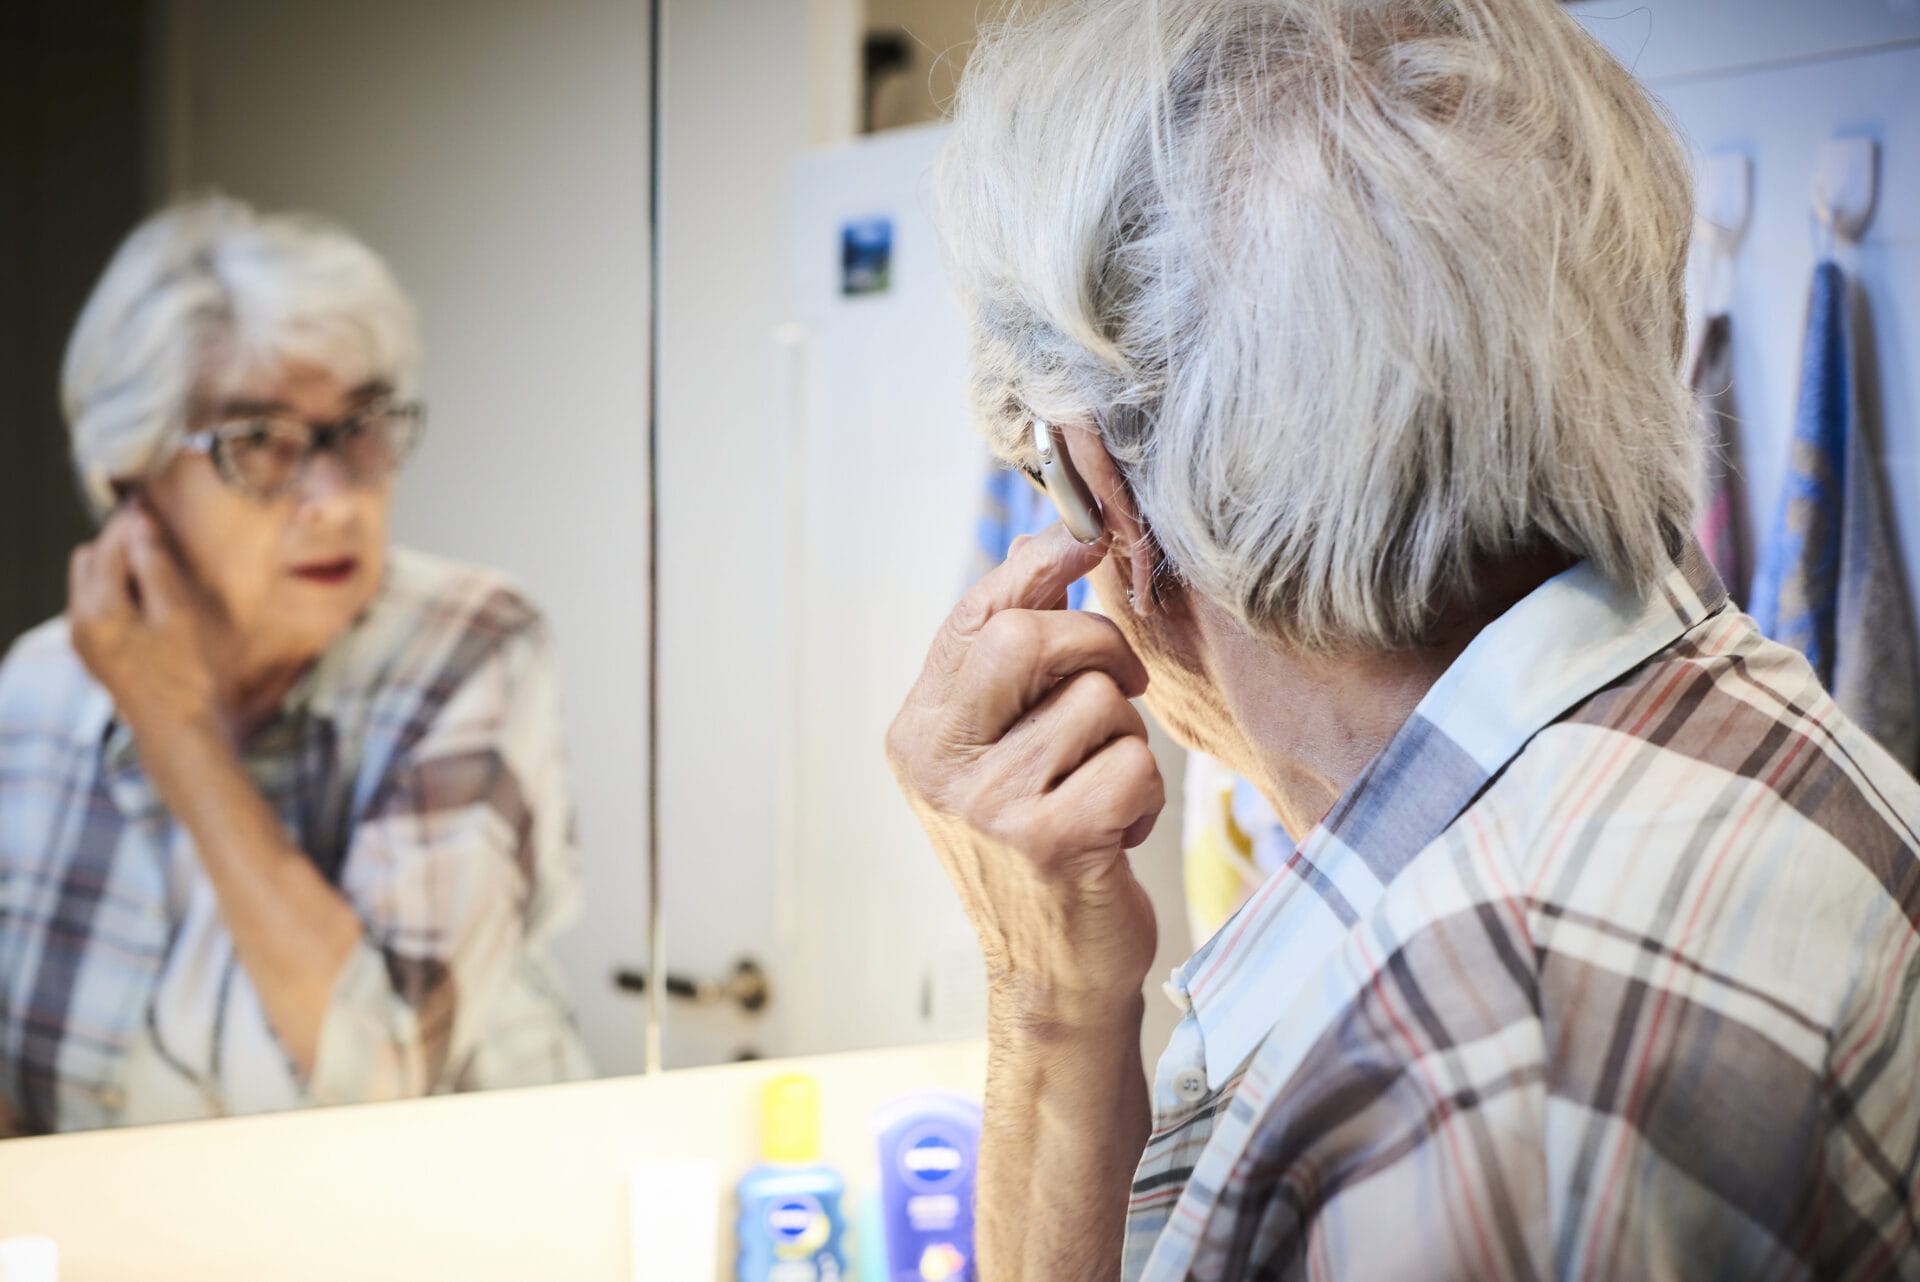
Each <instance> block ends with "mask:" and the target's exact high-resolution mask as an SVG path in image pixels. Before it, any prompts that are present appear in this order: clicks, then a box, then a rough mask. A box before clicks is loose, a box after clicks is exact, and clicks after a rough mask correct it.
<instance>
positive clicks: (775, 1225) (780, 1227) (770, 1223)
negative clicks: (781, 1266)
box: [767, 1193, 833, 1260]
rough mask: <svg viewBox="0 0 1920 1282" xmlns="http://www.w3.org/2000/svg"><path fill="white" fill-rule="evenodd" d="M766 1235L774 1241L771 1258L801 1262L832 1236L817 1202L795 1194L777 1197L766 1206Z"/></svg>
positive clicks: (825, 1214)
mask: <svg viewBox="0 0 1920 1282" xmlns="http://www.w3.org/2000/svg"><path fill="white" fill-rule="evenodd" d="M767 1236H768V1237H769V1238H770V1239H772V1241H773V1254H774V1258H776V1259H781V1260H804V1259H807V1258H808V1257H810V1256H811V1255H813V1253H814V1252H816V1251H818V1250H820V1249H821V1248H822V1247H824V1246H826V1244H827V1239H828V1238H830V1237H832V1236H833V1223H832V1221H830V1220H828V1219H827V1213H826V1211H825V1210H823V1209H822V1208H821V1206H820V1202H819V1199H817V1198H814V1197H810V1196H809V1195H807V1194H805V1193H796V1194H794V1195H792V1196H791V1197H783V1198H777V1199H775V1200H774V1202H773V1203H772V1204H771V1205H769V1206H768V1207H767Z"/></svg>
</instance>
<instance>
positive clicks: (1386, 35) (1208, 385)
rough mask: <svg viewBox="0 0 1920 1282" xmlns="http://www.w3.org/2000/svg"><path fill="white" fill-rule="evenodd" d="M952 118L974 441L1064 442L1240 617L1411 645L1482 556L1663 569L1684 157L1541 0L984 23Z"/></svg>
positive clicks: (1172, 562)
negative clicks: (1086, 433)
mask: <svg viewBox="0 0 1920 1282" xmlns="http://www.w3.org/2000/svg"><path fill="white" fill-rule="evenodd" d="M955 117H956V118H955V121H954V125H953V130H952V134H951V137H950V139H949V141H948V143H947V144H946V147H945V150H944V153H943V155H942V158H941V161H940V164H939V166H938V170H937V174H936V180H935V182H936V205H937V210H938V217H939V220H940V223H941V230H942V234H943V238H944V240H945V242H946V247H947V255H948V260H949V266H950V271H951V274H952V276H953V278H954V281H955V283H956V285H957V288H958V291H959V294H960V296H961V300H962V304H963V307H964V309H965V311H966V313H967V316H968V320H969V323H970V326H971V332H972V347H973V353H972V354H973V368H974V384H973V393H974V398H975V408H976V411H977V413H978V414H979V415H980V416H981V418H982V419H983V420H984V422H985V424H986V426H987V428H988V432H989V435H990V437H991V439H992V441H993V444H994V446H995V449H996V451H997V452H998V453H999V454H1000V455H1001V456H1002V457H1003V458H1006V459H1008V460H1010V461H1025V460H1026V459H1027V457H1028V456H1029V455H1030V454H1031V448H1030V445H1029V431H1028V424H1029V423H1030V421H1031V416H1033V415H1038V416H1040V417H1042V418H1045V419H1048V420H1051V421H1055V422H1064V421H1071V420H1076V419H1078V420H1081V421H1090V422H1091V423H1092V424H1094V425H1095V426H1096V427H1097V429H1098V430H1099V432H1100V434H1101V436H1102V437H1103V438H1104V440H1105V442H1106V445H1107V448H1108V450H1109V452H1110V453H1111V454H1112V455H1113V457H1114V459H1115V461H1116V463H1117V464H1118V465H1119V467H1120V469H1121V471H1122V473H1123V475H1124V476H1125V477H1126V479H1127V481H1128V483H1129V485H1130V487H1131V489H1132V492H1133V494H1134V496H1135V499H1136V501H1137V502H1138V504H1139V507H1140V510H1141V513H1142V515H1143V517H1144V518H1145V520H1146V522H1147V525H1148V527H1149V529H1150V531H1151V533H1152V535H1153V536H1154V538H1155V540H1156V542H1157V543H1158V545H1159V548H1160V550H1161V552H1162V553H1163V554H1164V556H1165V558H1166V561H1167V562H1168V563H1169V568H1170V569H1171V570H1172V571H1173V572H1174V573H1175V574H1177V575H1179V576H1180V577H1181V578H1182V579H1183V580H1184V581H1185V582H1186V583H1187V584H1189V585H1190V586H1191V587H1192V588H1193V589H1194V590H1195V591H1197V592H1199V593H1201V594H1202V595H1204V596H1206V597H1208V598H1210V599H1212V600H1215V601H1217V602H1219V603H1221V604H1222V605H1224V606H1226V607H1228V608H1229V609H1231V610H1233V611H1234V613H1235V614H1236V615H1237V616H1238V617H1239V618H1240V619H1241V620H1242V622H1243V623H1244V624H1245V625H1246V626H1247V627H1249V628H1250V629H1251V630H1253V631H1255V632H1256V633H1258V634H1261V635H1265V636H1268V637H1270V638H1274V639H1276V640H1279V641H1281V642H1283V643H1287V644H1291V645H1296V646H1301V647H1305V648H1309V649H1329V648H1347V647H1368V648H1385V649H1395V648H1402V647H1406V646H1412V645H1418V644H1421V643H1422V642H1423V641H1426V640H1428V639H1430V637H1431V633H1432V629H1433V627H1434V624H1435V622H1436V620H1437V618H1438V616H1439V614H1440V612H1441V611H1443V610H1445V609H1447V608H1448V607H1449V606H1454V605H1461V604H1471V603H1473V602H1475V601H1476V600H1477V599H1479V596H1480V593H1479V585H1478V584H1477V583H1476V577H1477V575H1478V573H1479V571H1480V570H1481V569H1483V568H1484V567H1485V566H1486V565H1487V564H1489V563H1490V562H1492V561H1495V560H1497V559H1499V558H1502V557H1506V556H1510V555H1514V554H1519V553H1524V552H1527V551H1536V550H1552V549H1557V550H1560V551H1564V552H1566V553H1570V554H1573V555H1575V556H1581V557H1590V558H1592V559H1593V560H1594V561H1595V562H1596V563H1597V564H1598V566H1599V567H1600V568H1601V569H1602V570H1603V571H1605V572H1606V573H1607V574H1608V575H1610V576H1613V577H1614V578H1615V579H1616V580H1617V581H1624V582H1629V583H1633V584H1637V585H1641V586H1643V587H1644V586H1645V585H1647V584H1649V583H1650V582H1651V581H1652V580H1654V579H1655V578H1657V576H1658V575H1659V574H1660V573H1661V571H1662V567H1663V566H1665V565H1667V564H1668V563H1669V560H1668V558H1669V557H1670V555H1671V554H1672V552H1673V551H1674V549H1675V547H1676V546H1677V540H1678V539H1679V538H1680V537H1681V535H1682V532H1683V531H1684V530H1685V529H1686V527H1687V526H1688V525H1689V524H1690V518H1691V506H1692V497H1691V496H1692V492H1693V490H1692V484H1693V475H1694V472H1695V470H1696V468H1697V467H1698V463H1697V447H1696V445H1695V435H1694V432H1693V430H1692V408H1691V404H1690V400H1689V397H1688V395H1687V392H1686V390H1685V387H1684V385H1683V383H1682V381H1681V377H1680V360H1681V349H1682V346H1683V343H1684V333H1685V301H1684V287H1683V273H1684V270H1685V259H1686V251H1687V236H1688V228H1689V224H1690V222H1691V218H1692V192H1691V183H1690V178H1689V173H1688V168H1687V165H1686V161H1685V157H1684V156H1683V154H1682V152H1681V150H1680V148H1679V145H1678V144H1677V142H1676V141H1675V138H1674V136H1673V133H1672V131H1671V130H1670V129H1669V127H1668V126H1667V124H1666V123H1665V121H1664V119H1663V117H1662V116H1661V114H1660V113H1659V112H1658V111H1657V110H1656V109H1655V107H1654V106H1653V104H1652V103H1651V102H1650V101H1649V100H1648V98H1647V97H1646V95H1645V94H1644V93H1642V91H1641V90H1640V88H1639V87H1638V86H1637V85H1636V84H1635V83H1634V81H1633V79H1632V78H1631V77H1630V76H1629V75H1628V74H1627V72H1626V71H1625V70H1623V69H1622V68H1621V67H1620V66H1619V65H1618V64H1617V63H1616V62H1614V61H1613V59H1612V58H1611V57H1609V56H1608V55H1607V53H1606V52H1605V51H1604V50H1602V49H1601V48H1600V46H1599V45H1597V44H1596V43H1595V42H1594V41H1593V40H1592V39H1590V38H1589V37H1588V36H1587V35H1586V34H1585V33H1584V32H1582V31H1581V30H1580V29H1579V27H1578V26H1577V25H1576V24H1575V23H1574V21H1573V20H1572V19H1571V18H1569V17H1568V16H1567V15H1566V14H1565V13H1563V12H1561V11H1560V7H1559V6H1558V5H1557V4H1555V3H1553V2H1552V0H1078V2H1074V0H1069V2H1068V3H1065V4H1063V5H1062V6H1060V7H1058V8H1055V9H1052V10H1049V11H1047V12H1045V13H1043V14H1041V15H1040V16H1039V17H1037V18H1034V19H1032V20H1015V21H1013V22H1010V23H1009V24H1007V25H1005V26H1003V27H1001V28H999V29H997V30H994V31H990V32H989V33H988V34H987V35H986V37H985V38H984V39H983V40H982V42H981V43H980V45H979V46H978V47H977V48H976V49H975V51H974V53H973V55H972V59H971V60H970V61H969V63H968V65H967V69H966V73H965V75H964V77H963V78H962V81H961V85H960V89H959V92H958V96H957V100H956V105H955Z"/></svg>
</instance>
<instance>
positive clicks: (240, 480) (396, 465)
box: [181, 397, 426, 501]
mask: <svg viewBox="0 0 1920 1282" xmlns="http://www.w3.org/2000/svg"><path fill="white" fill-rule="evenodd" d="M425 421H426V407H425V406H423V405H421V404H420V403H419V402H418V401H394V400H389V399H387V398H386V397H381V398H380V399H378V400H375V401H371V402H369V403H368V404H366V405H364V406H362V407H361V408H360V409H357V410H355V411H354V412H353V413H351V414H349V415H347V416H346V417H345V418H340V419H335V420H334V421H333V422H330V423H316V422H313V421H311V420H308V419H303V418H300V417H299V416H298V415H294V414H250V415H246V416H245V417H241V418H231V419H227V420H225V421H223V422H220V423H215V424H214V425H212V426H211V427H204V428H201V429H199V430H197V431H193V432H189V433H187V434H186V436H185V437H184V438H182V440H181V444H182V445H183V446H184V447H185V448H187V449H189V450H192V451H194V452H195V453H198V454H205V455H207V456H208V457H209V458H211V459H212V460H213V466H214V470H215V471H217V472H219V474H220V479H221V480H223V481H225V482H226V483H227V484H229V485H231V486H233V487H234V488H235V489H237V490H239V491H241V492H242V493H244V494H248V495H251V496H252V497H254V498H256V499H260V500H263V501H266V500H272V499H277V498H279V497H280V496H281V495H283V494H285V493H286V492H287V491H289V490H291V489H292V488H293V487H294V486H296V485H298V484H299V483H300V481H301V479H302V478H303V477H305V476H306V474H307V470H308V469H309V468H310V467H312V466H313V460H314V456H315V455H317V454H319V453H320V452H321V451H323V450H331V451H332V452H333V453H334V455H335V457H337V458H338V459H339V460H340V463H341V466H342V467H344V468H345V469H346V471H347V475H348V476H349V477H351V478H352V479H353V481H354V483H355V484H357V485H377V484H379V483H380V482H382V481H385V480H387V479H388V478H389V477H391V476H392V475H393V474H394V473H395V472H398V471H399V470H400V465H401V464H402V463H405V462H406V461H407V456H408V455H409V454H411V453H412V452H413V448H414V446H416V445H418V444H419V443H420V434H421V430H422V428H423V427H424V426H425Z"/></svg>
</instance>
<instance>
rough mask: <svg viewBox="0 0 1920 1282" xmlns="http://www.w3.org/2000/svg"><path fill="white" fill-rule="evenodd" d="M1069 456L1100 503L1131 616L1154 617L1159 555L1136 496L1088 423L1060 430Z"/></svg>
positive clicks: (1064, 426) (1065, 424)
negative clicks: (1155, 561) (1155, 575)
mask: <svg viewBox="0 0 1920 1282" xmlns="http://www.w3.org/2000/svg"><path fill="white" fill-rule="evenodd" d="M1060 429H1061V434H1062V435H1063V436H1064V437H1065V440H1066V447H1067V455H1068V457H1069V458H1070V459H1071V460H1072V462H1073V466H1074V470H1075V471H1077V472H1079V473H1080V475H1081V476H1082V477H1083V478H1084V479H1085V480H1086V482H1087V486H1088V488H1090V489H1091V490H1092V491H1093V496H1094V498H1096V499H1098V500H1099V502H1100V516H1101V519H1102V520H1103V521H1104V522H1105V524H1106V527H1107V538H1108V539H1109V540H1110V541H1111V544H1112V546H1111V547H1110V548H1109V550H1108V555H1109V556H1112V557H1113V558H1115V563H1116V568H1117V569H1118V570H1119V571H1120V577H1121V578H1122V579H1123V580H1124V581H1125V582H1126V583H1127V584H1129V591H1128V598H1129V602H1130V604H1131V605H1132V607H1133V612H1134V613H1135V614H1139V615H1147V614H1152V613H1153V612H1154V610H1155V608H1156V607H1158V605H1159V603H1160V602H1159V597H1158V596H1157V594H1156V589H1155V586H1154V576H1153V566H1154V560H1155V555H1156V550H1155V547H1154V543H1153V536H1152V535H1151V534H1150V533H1148V531H1147V528H1146V523H1145V522H1144V521H1142V520H1141V519H1140V508H1139V506H1138V505H1137V504H1136V503H1135V502H1134V499H1133V491H1132V490H1130V489H1129V488H1128V487H1127V483H1126V479H1125V478H1124V477H1122V476H1121V475H1120V469H1119V467H1118V466H1117V465H1116V464H1115V463H1114V461H1113V456H1112V455H1111V454H1109V453H1107V447H1106V443H1105V442H1103V441H1102V440H1101V439H1100V436H1099V434H1098V433H1097V432H1095V431H1094V430H1093V428H1092V427H1090V426H1089V425H1087V424H1086V423H1084V422H1078V421H1076V422H1069V423H1063V424H1061V425H1060Z"/></svg>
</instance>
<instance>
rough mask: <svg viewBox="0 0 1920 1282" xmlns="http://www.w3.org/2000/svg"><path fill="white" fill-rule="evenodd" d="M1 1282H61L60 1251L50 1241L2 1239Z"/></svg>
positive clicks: (22, 1238)
mask: <svg viewBox="0 0 1920 1282" xmlns="http://www.w3.org/2000/svg"><path fill="white" fill-rule="evenodd" d="M0 1282H60V1248H59V1246H57V1245H56V1244H55V1243H54V1240H53V1239H52V1238H50V1237H10V1238H0Z"/></svg>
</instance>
